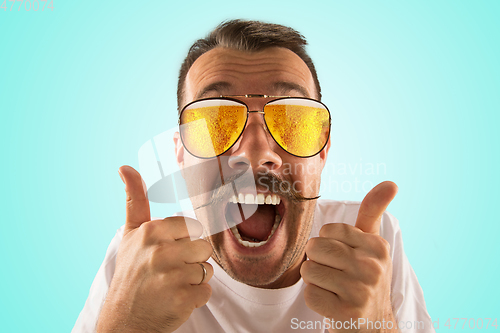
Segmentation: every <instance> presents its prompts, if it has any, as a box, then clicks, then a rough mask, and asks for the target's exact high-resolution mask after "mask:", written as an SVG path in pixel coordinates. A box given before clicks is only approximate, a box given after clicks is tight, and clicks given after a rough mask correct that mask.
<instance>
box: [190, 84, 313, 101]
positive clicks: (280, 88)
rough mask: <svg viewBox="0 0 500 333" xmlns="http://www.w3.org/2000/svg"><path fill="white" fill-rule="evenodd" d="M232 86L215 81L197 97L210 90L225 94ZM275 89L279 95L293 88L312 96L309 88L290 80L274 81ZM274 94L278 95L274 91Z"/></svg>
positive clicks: (306, 95) (302, 93)
mask: <svg viewBox="0 0 500 333" xmlns="http://www.w3.org/2000/svg"><path fill="white" fill-rule="evenodd" d="M231 86H232V84H231V83H229V82H227V81H219V82H214V83H211V84H209V85H208V86H206V87H205V88H203V89H202V90H201V91H200V92H199V93H198V94H196V97H195V99H200V98H203V97H204V96H205V95H207V94H208V93H209V92H212V91H215V92H217V93H218V94H219V95H224V91H227V90H228V89H229V88H230V87H231ZM272 87H273V90H274V91H277V92H279V93H278V95H289V92H290V91H292V90H295V91H298V92H299V93H300V94H301V95H302V96H304V97H311V96H310V95H309V93H308V92H307V90H306V89H305V88H304V87H302V86H301V85H300V84H297V83H293V82H288V81H278V82H275V83H273V85H272ZM273 95H276V94H275V93H273Z"/></svg>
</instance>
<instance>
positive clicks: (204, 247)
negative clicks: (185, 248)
mask: <svg viewBox="0 0 500 333" xmlns="http://www.w3.org/2000/svg"><path fill="white" fill-rule="evenodd" d="M199 244H200V251H202V253H203V254H205V256H206V257H207V259H208V258H209V257H210V256H211V255H212V252H213V248H212V245H210V243H209V242H207V241H206V240H204V239H200V240H199Z"/></svg>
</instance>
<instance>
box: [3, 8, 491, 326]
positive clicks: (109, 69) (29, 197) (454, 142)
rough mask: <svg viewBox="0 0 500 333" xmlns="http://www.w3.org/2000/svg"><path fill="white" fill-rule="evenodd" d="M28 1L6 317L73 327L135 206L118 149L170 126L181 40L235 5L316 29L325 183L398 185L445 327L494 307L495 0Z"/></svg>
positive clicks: (6, 261) (9, 92) (398, 212)
mask: <svg viewBox="0 0 500 333" xmlns="http://www.w3.org/2000/svg"><path fill="white" fill-rule="evenodd" d="M0 2H3V1H0ZM19 4H20V3H19V2H16V3H15V5H14V8H13V10H12V11H9V10H8V9H9V8H10V6H11V3H9V2H7V11H4V10H3V9H2V10H0V31H1V36H0V49H1V52H0V112H1V120H0V136H1V137H0V139H1V140H0V142H1V143H0V144H1V152H2V155H1V156H2V157H1V158H2V160H1V163H0V172H1V175H2V181H1V184H2V194H1V197H0V203H1V207H0V208H1V212H2V215H1V216H2V217H1V222H2V224H1V225H2V228H1V231H0V253H1V258H2V259H1V263H2V264H1V277H0V292H1V294H0V322H1V323H2V331H3V332H69V331H70V330H71V328H72V326H73V324H74V322H75V320H76V318H77V316H78V314H79V311H80V310H81V309H82V307H83V305H84V302H85V300H86V297H87V295H88V290H89V288H90V285H91V282H92V280H93V278H94V275H95V273H96V272H97V270H98V268H99V266H100V264H101V262H102V259H103V258H104V254H105V251H106V248H107V246H108V244H109V241H110V240H111V238H112V237H113V235H114V233H115V231H116V229H117V228H119V227H120V225H122V224H123V223H124V217H125V210H124V200H125V195H124V191H123V188H124V187H123V184H122V182H121V180H120V178H119V177H118V173H117V169H118V167H119V166H121V165H123V164H129V165H132V166H134V167H138V160H137V152H138V149H139V147H140V146H141V145H142V144H143V143H144V142H146V141H147V140H149V139H150V138H152V137H153V136H154V135H156V134H159V133H161V132H163V131H165V130H167V129H170V128H172V127H174V126H175V124H176V96H175V92H176V79H177V74H178V68H179V66H180V63H181V61H182V59H183V57H184V56H185V54H186V52H187V49H188V48H189V46H190V44H191V43H192V42H193V41H194V40H195V39H197V38H199V37H202V36H204V35H205V34H206V33H207V32H208V31H209V30H210V29H212V28H213V27H215V26H216V25H217V24H218V23H219V22H220V21H222V20H225V19H230V18H247V19H260V20H265V21H270V22H274V23H281V24H285V25H290V26H292V27H293V28H295V29H297V30H299V31H300V32H301V33H302V34H304V35H305V36H306V37H307V38H308V41H309V44H310V46H309V47H308V50H309V52H310V54H311V57H312V58H313V60H314V61H315V64H316V67H317V70H318V73H319V79H320V82H321V83H322V89H323V96H324V98H323V101H324V102H325V103H326V104H327V105H328V106H329V108H330V109H331V111H332V117H333V134H332V142H333V144H332V148H331V151H330V156H329V161H328V165H327V169H326V170H325V171H324V173H323V177H324V179H323V184H322V186H323V189H322V196H323V198H331V199H351V200H361V199H362V198H363V196H364V194H365V193H366V191H363V190H362V189H361V190H355V189H354V187H353V184H354V181H355V180H356V179H357V180H359V181H361V182H368V183H367V186H368V185H369V184H373V185H374V184H376V183H378V182H380V181H382V180H386V179H389V180H393V181H395V182H396V183H397V184H398V185H399V188H400V191H399V193H398V195H397V197H396V199H395V200H394V201H393V202H392V204H391V205H390V206H389V211H390V212H391V213H393V214H394V215H395V216H396V217H397V218H398V219H399V221H400V224H401V228H402V231H403V237H404V242H405V250H406V253H407V255H408V257H409V260H410V262H411V264H412V266H413V268H414V270H415V272H416V274H417V276H418V278H419V281H420V284H421V286H422V288H423V290H424V294H425V299H426V303H427V307H428V311H429V313H430V315H431V317H432V318H433V319H434V320H436V319H437V318H440V323H441V327H442V329H441V331H446V330H447V329H443V325H444V323H443V322H444V321H445V320H446V319H447V318H453V317H468V318H485V317H491V318H498V317H500V305H499V304H500V301H499V298H500V288H499V286H498V276H499V273H500V264H499V262H500V261H499V259H498V257H499V255H500V251H499V245H498V243H497V241H498V235H499V231H500V226H499V225H500V223H499V222H500V221H499V218H498V202H497V201H498V199H499V196H498V190H499V183H500V182H499V176H498V167H499V165H500V163H499V162H500V161H499V157H498V155H499V149H498V143H499V142H500V140H499V134H498V125H499V120H500V118H499V111H500V97H499V96H500V94H499V91H500V89H499V88H500V65H499V58H500V56H499V54H500V23H499V19H498V18H499V14H500V2H498V1H487V0H485V1H474V2H473V1H449V0H448V1H445V0H442V1H280V2H271V1H252V2H245V3H241V4H237V3H236V2H234V1H179V2H166V1H147V2H136V1H134V2H124V1H55V2H54V11H52V12H51V11H48V10H47V9H45V10H44V11H43V12H42V11H41V9H39V10H38V11H37V12H34V11H33V10H31V11H26V10H25V9H24V4H23V9H21V10H20V11H18V7H19ZM342 163H343V164H344V165H346V166H347V165H348V166H350V168H351V169H354V167H355V165H361V166H363V167H364V170H366V168H367V166H369V164H370V163H373V164H376V163H379V164H382V165H384V166H385V167H384V168H381V169H380V170H379V171H378V173H377V172H375V174H366V172H360V171H359V168H358V169H356V170H355V171H354V172H351V171H349V169H348V168H347V171H346V172H344V173H347V174H343V172H341V170H340V169H341V168H339V166H341V165H342ZM344 170H345V169H344ZM335 181H337V182H338V183H339V184H342V183H344V182H346V183H345V184H351V187H352V188H351V189H350V190H348V187H347V186H348V185H345V186H344V189H345V190H342V188H339V189H336V188H335V186H332V184H334V182H335ZM177 208H178V207H176V205H170V206H165V207H163V206H162V207H157V206H154V207H153V213H154V214H155V213H156V214H157V215H158V214H164V215H167V214H170V213H172V212H174V211H176V210H177ZM461 326H462V322H460V325H459V328H460V329H459V330H461ZM483 329H484V328H483Z"/></svg>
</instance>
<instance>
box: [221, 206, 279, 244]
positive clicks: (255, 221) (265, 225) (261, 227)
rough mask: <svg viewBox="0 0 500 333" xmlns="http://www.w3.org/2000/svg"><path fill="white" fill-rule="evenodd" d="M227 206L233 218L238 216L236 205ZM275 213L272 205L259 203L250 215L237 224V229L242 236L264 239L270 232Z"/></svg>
mask: <svg viewBox="0 0 500 333" xmlns="http://www.w3.org/2000/svg"><path fill="white" fill-rule="evenodd" d="M229 206H230V207H229V209H230V211H231V215H232V216H233V217H234V218H235V219H236V218H237V216H240V211H239V208H238V205H235V204H229ZM235 214H236V215H235ZM275 215H276V212H275V210H274V206H271V205H259V207H258V208H257V210H256V211H255V213H254V214H253V215H252V216H250V217H249V218H248V219H246V220H243V222H241V223H240V224H238V226H237V227H238V231H239V233H240V235H241V236H242V237H243V238H245V237H246V238H254V239H257V240H259V241H264V240H266V239H267V237H268V236H269V234H270V233H271V229H272V228H273V224H274V219H275ZM238 220H241V218H238Z"/></svg>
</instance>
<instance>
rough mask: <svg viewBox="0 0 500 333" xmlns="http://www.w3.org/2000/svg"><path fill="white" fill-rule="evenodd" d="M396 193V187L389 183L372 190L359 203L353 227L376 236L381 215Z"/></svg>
mask: <svg viewBox="0 0 500 333" xmlns="http://www.w3.org/2000/svg"><path fill="white" fill-rule="evenodd" d="M396 193H398V186H397V185H396V184H394V183H393V182H390V181H385V182H382V183H380V184H378V185H377V186H375V187H374V188H372V190H371V191H370V192H368V194H367V195H366V196H365V198H364V199H363V201H362V202H361V206H360V207H359V212H358V218H357V219H356V225H355V226H356V227H357V228H359V229H361V230H362V231H363V232H367V233H370V234H376V235H378V234H379V230H380V221H381V220H382V214H383V213H384V212H385V210H386V209H387V206H389V204H390V203H391V201H392V199H394V197H395V196H396Z"/></svg>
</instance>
